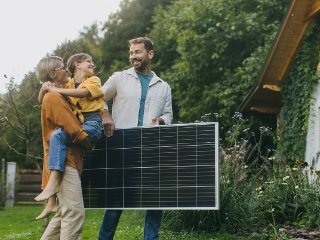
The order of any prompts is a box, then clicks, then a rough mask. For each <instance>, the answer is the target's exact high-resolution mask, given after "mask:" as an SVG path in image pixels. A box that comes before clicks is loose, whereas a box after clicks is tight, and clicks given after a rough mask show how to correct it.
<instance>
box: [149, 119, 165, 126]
mask: <svg viewBox="0 0 320 240" xmlns="http://www.w3.org/2000/svg"><path fill="white" fill-rule="evenodd" d="M151 125H152V126H157V125H164V121H163V119H162V118H152V119H151Z"/></svg>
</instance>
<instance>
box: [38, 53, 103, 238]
mask: <svg viewBox="0 0 320 240" xmlns="http://www.w3.org/2000/svg"><path fill="white" fill-rule="evenodd" d="M68 66H69V68H71V69H73V71H72V74H73V77H74V79H70V78H68V77H67V71H68V69H67V68H66V67H65V66H64V64H63V61H62V59H61V58H59V57H56V56H53V57H46V58H43V59H41V61H40V62H39V64H38V66H37V68H36V75H37V77H38V79H39V80H40V81H42V82H44V84H43V86H42V89H41V90H40V93H39V101H40V102H42V111H41V124H42V134H43V146H44V163H43V176H42V189H43V192H42V193H41V194H39V196H37V197H36V200H37V201H41V200H45V199H49V201H48V205H47V207H46V208H45V210H44V211H43V212H42V213H41V215H40V216H38V217H37V219H41V218H44V217H46V216H48V215H49V214H50V213H51V212H54V211H56V214H55V216H54V217H53V218H52V220H51V221H50V223H49V225H48V227H47V229H46V231H45V233H44V234H43V236H42V238H41V239H81V234H82V227H83V221H84V207H83V199H82V191H81V182H80V177H79V175H80V174H81V171H82V165H83V162H82V158H83V156H84V150H83V149H86V150H87V151H90V150H92V148H93V145H94V144H95V142H96V141H97V140H98V139H99V138H100V137H101V118H100V111H101V110H100V109H103V103H102V97H103V94H102V95H101V92H99V91H101V90H100V88H101V84H100V80H99V79H98V78H97V77H93V78H92V77H91V76H92V75H93V69H94V64H93V62H92V60H91V57H90V56H89V55H88V54H76V55H74V56H72V57H71V58H70V59H69V60H68ZM89 79H90V80H89ZM77 82H79V84H77ZM78 85H80V86H79V87H78V89H74V88H75V87H76V86H78ZM66 88H67V89H66ZM61 94H62V95H61ZM68 96H73V98H71V99H70V98H69V97H68ZM84 98H89V99H91V100H92V99H93V101H91V103H89V104H87V103H88V102H87V101H86V100H83V99H84ZM100 98H101V101H100V100H99V99H100ZM89 102H90V101H89ZM81 105H82V106H83V108H82V107H81ZM101 112H102V111H101ZM75 114H76V115H77V116H78V118H77V117H76V115H75ZM79 119H80V120H82V123H83V125H82V126H81V123H80V121H79ZM85 124H87V125H89V127H88V126H85ZM54 138H56V140H57V139H58V141H60V143H57V141H54ZM49 143H50V144H49ZM53 143H55V144H53ZM50 145H54V146H55V147H57V145H58V148H57V149H58V150H57V151H56V150H52V146H50ZM81 145H82V146H81ZM53 153H54V154H58V159H59V161H58V162H55V163H53V164H49V165H48V162H49V163H50V161H51V160H50V155H53ZM60 160H61V161H60ZM61 165H62V166H61ZM48 166H60V167H58V168H53V169H48ZM49 168H50V167H49ZM60 168H61V169H60ZM62 177H63V180H62ZM56 194H57V202H56V196H55V195H56ZM56 204H57V206H56Z"/></svg>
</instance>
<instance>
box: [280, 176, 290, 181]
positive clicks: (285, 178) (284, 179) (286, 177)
mask: <svg viewBox="0 0 320 240" xmlns="http://www.w3.org/2000/svg"><path fill="white" fill-rule="evenodd" d="M288 178H290V177H289V176H285V177H284V178H283V179H282V181H286V180H287V179H288Z"/></svg>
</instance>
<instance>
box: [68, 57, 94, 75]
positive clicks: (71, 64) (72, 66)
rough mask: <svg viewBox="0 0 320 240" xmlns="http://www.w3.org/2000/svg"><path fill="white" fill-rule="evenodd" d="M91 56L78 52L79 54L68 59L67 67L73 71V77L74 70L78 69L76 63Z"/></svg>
mask: <svg viewBox="0 0 320 240" xmlns="http://www.w3.org/2000/svg"><path fill="white" fill-rule="evenodd" d="M89 58H91V56H90V55H89V54H86V53H77V54H74V55H72V56H71V57H69V59H68V61H67V68H68V70H69V72H70V73H71V77H73V76H74V71H75V69H76V65H75V63H76V62H82V61H85V60H86V59H89Z"/></svg>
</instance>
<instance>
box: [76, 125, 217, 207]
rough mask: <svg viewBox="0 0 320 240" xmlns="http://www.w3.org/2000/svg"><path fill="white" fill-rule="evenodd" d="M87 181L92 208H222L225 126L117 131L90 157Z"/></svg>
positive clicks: (84, 180) (86, 194)
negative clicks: (221, 138) (222, 131)
mask: <svg viewBox="0 0 320 240" xmlns="http://www.w3.org/2000/svg"><path fill="white" fill-rule="evenodd" d="M182 158H183V160H182ZM114 159H118V160H117V161H115V160H114ZM119 159H120V160H119ZM157 164H158V165H157ZM209 180H210V181H209ZM81 181H82V191H83V197H84V204H85V208H86V209H131V210H136V209H140V210H143V209H144V210H147V209H148V210H160V209H161V210H204V209H205V210H218V209H219V204H220V203H219V185H220V184H219V124H218V123H217V122H205V123H190V124H172V125H160V126H144V127H135V128H128V129H116V130H115V132H114V135H113V136H112V137H110V138H106V137H105V136H103V137H102V139H101V140H100V141H99V142H98V144H97V145H96V148H95V150H94V151H93V152H91V153H89V154H88V155H87V156H86V157H85V159H84V168H83V173H82V176H81ZM208 181H209V182H208ZM198 183H200V184H198Z"/></svg>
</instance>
